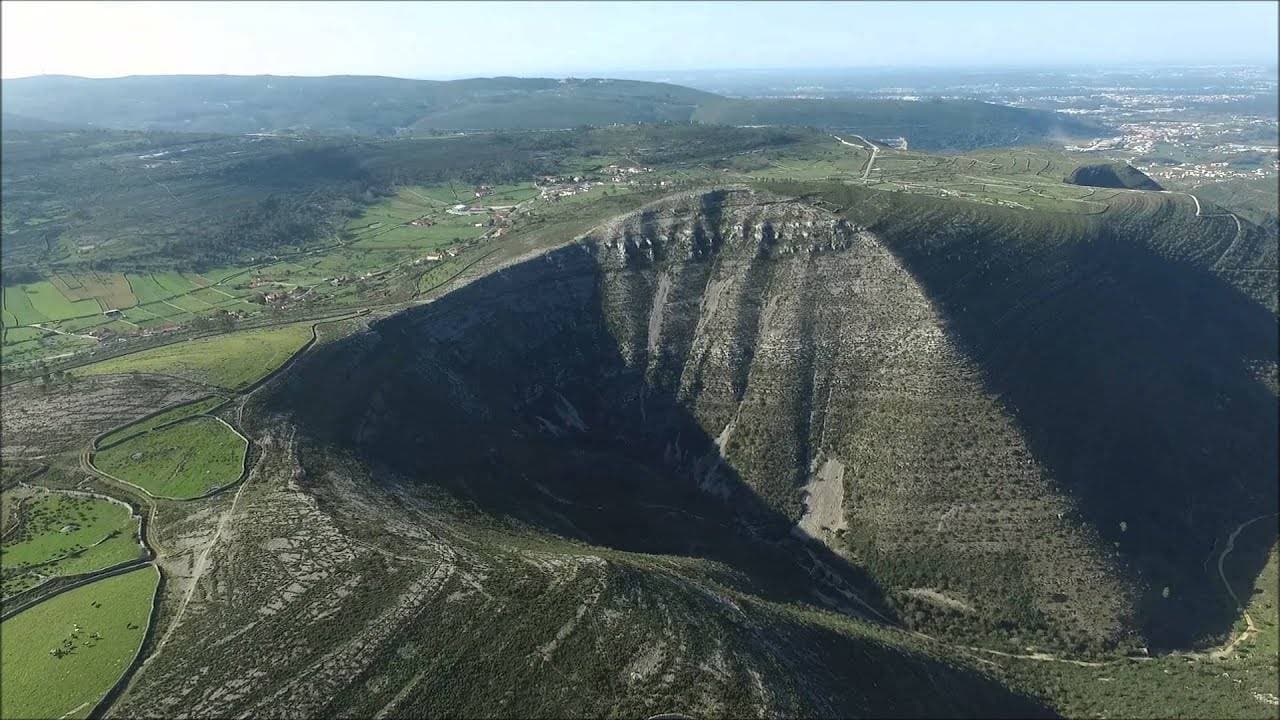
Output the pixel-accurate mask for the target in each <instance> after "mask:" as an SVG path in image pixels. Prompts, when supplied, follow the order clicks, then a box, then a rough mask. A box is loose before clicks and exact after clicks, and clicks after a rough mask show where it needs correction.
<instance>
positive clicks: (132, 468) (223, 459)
mask: <svg viewBox="0 0 1280 720" xmlns="http://www.w3.org/2000/svg"><path fill="white" fill-rule="evenodd" d="M247 449H248V448H247V446H246V443H245V441H244V438H242V437H240V436H239V435H238V434H236V432H235V431H234V430H232V429H231V428H230V427H228V426H227V425H226V424H225V423H223V422H222V421H221V420H217V419H215V418H211V417H204V416H197V417H192V418H188V419H185V420H182V421H180V422H177V423H174V424H172V425H166V426H165V427H162V428H159V429H156V430H150V431H148V432H145V433H142V434H139V435H134V436H133V437H131V438H128V439H126V440H124V441H122V442H119V443H116V444H115V445H111V446H110V447H107V448H105V449H103V450H101V451H100V452H98V453H96V454H95V455H94V458H93V462H94V464H95V465H96V466H97V467H98V468H99V469H101V470H102V471H103V472H106V473H107V474H109V475H112V476H114V477H117V478H120V479H121V480H124V481H126V482H129V483H133V484H134V485H137V486H139V487H141V488H143V489H144V490H146V491H147V492H148V493H151V494H152V495H154V496H156V497H165V498H173V499H177V500H183V499H188V498H194V497H198V496H200V495H203V494H205V493H207V492H209V491H210V490H213V489H215V488H218V487H221V486H223V485H227V484H229V483H232V482H235V480H236V478H238V477H240V473H241V471H242V469H243V468H244V458H245V452H246V451H247Z"/></svg>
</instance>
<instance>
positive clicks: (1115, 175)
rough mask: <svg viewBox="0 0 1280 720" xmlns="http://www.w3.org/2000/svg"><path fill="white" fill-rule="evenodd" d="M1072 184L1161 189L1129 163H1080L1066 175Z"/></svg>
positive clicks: (1129, 188) (1067, 180)
mask: <svg viewBox="0 0 1280 720" xmlns="http://www.w3.org/2000/svg"><path fill="white" fill-rule="evenodd" d="M1066 182H1069V183H1071V184H1072V185H1087V186H1089V187H1102V188H1124V189H1126V190H1163V189H1164V188H1162V187H1160V183H1157V182H1156V181H1155V180H1152V179H1151V178H1149V177H1147V176H1146V174H1144V173H1143V172H1142V171H1141V170H1139V169H1137V168H1135V167H1134V166H1132V165H1130V164H1129V163H1094V164H1091V165H1081V166H1080V167H1078V168H1076V169H1075V170H1072V171H1071V174H1070V175H1068V176H1067V178H1066Z"/></svg>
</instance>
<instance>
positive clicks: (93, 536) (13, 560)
mask: <svg viewBox="0 0 1280 720" xmlns="http://www.w3.org/2000/svg"><path fill="white" fill-rule="evenodd" d="M5 496H6V498H8V502H16V501H17V500H18V499H19V497H20V496H21V497H22V498H23V499H24V502H22V504H21V505H20V507H21V512H20V515H19V518H20V519H19V520H18V522H20V525H19V526H18V527H17V529H16V530H15V531H14V533H13V534H12V535H6V536H5V540H4V544H3V546H2V547H0V570H2V571H3V592H2V593H0V594H2V595H3V596H4V597H10V596H12V595H14V594H15V593H19V592H22V591H23V590H26V589H28V588H31V587H35V586H36V585H39V584H40V583H42V582H44V581H45V580H47V579H49V578H52V577H58V576H61V575H77V574H80V573H86V572H92V571H94V570H100V569H103V568H107V567H111V566H112V565H116V564H118V563H122V562H127V561H129V560H134V559H136V558H138V557H139V556H140V555H141V548H140V547H139V545H138V540H137V534H138V520H137V519H136V518H134V517H133V514H132V513H131V512H130V511H129V509H128V508H127V507H125V506H124V505H121V504H119V503H113V502H108V501H106V500H98V499H95V498H88V497H80V496H75V495H68V494H64V493H57V492H44V493H24V492H23V491H21V490H16V491H7V492H6V493H5Z"/></svg>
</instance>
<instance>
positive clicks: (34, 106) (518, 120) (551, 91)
mask: <svg viewBox="0 0 1280 720" xmlns="http://www.w3.org/2000/svg"><path fill="white" fill-rule="evenodd" d="M0 87H2V88H3V101H4V106H5V108H6V111H8V112H14V113H18V114H22V115H28V116H31V117H40V118H50V119H58V120H60V121H63V122H72V123H79V124H83V125H90V126H96V127H108V128H121V129H130V130H179V131H186V132H219V133H251V132H272V131H284V130H294V131H303V130H307V131H313V132H318V133H347V134H389V133H392V132H394V131H395V130H396V129H397V128H409V127H416V128H420V129H448V130H453V129H482V128H483V129H495V128H507V129H515V128H535V127H536V128H562V127H573V126H576V125H582V124H586V123H591V124H610V123H616V122H621V123H636V122H656V121H661V120H681V121H683V120H687V119H688V116H689V113H690V112H692V110H693V107H694V106H695V105H696V104H697V103H698V102H702V101H705V100H707V99H710V98H713V97H714V96H713V95H711V94H709V93H704V92H701V91H698V90H691V89H689V88H684V87H680V86H678V85H666V84H663V83H646V82H636V81H630V80H604V79H589V80H577V79H564V80H552V79H540V78H528V79H526V78H501V77H500V78H482V79H473V80H455V81H450V82H439V81H433V80H404V79H399V78H388V77H365V76H334V77H277V76H270V75H264V76H227V75H212V76H206V75H186V76H183V75H162V76H131V77H124V78H114V79H106V80H97V79H89V78H81V77H69V76H40V77H32V78H22V79H17V80H5V81H3V84H0Z"/></svg>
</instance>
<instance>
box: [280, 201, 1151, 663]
mask: <svg viewBox="0 0 1280 720" xmlns="http://www.w3.org/2000/svg"><path fill="white" fill-rule="evenodd" d="M290 384H291V385H292V386H293V387H294V389H295V390H296V392H289V393H286V394H285V395H284V396H282V397H287V403H284V404H283V405H282V407H286V408H287V409H289V410H290V411H291V412H292V414H293V416H294V417H295V418H297V419H298V421H299V422H300V423H301V425H302V427H303V428H304V430H305V431H306V434H307V435H308V436H309V437H311V438H313V440H314V442H315V443H316V446H317V447H345V448H350V449H352V450H353V451H354V452H356V453H358V454H359V455H360V456H362V457H364V458H366V459H367V461H368V462H371V463H376V464H378V465H380V466H385V467H389V468H391V469H393V470H394V472H395V473H396V474H397V475H398V476H402V477H410V478H416V479H418V481H420V482H425V483H429V484H431V485H433V486H437V487H442V488H445V489H447V490H448V491H449V492H450V493H452V494H453V495H454V496H455V497H458V498H464V499H466V501H468V502H472V503H475V504H476V505H478V506H479V507H481V508H483V509H484V510H485V511H486V512H488V513H493V514H496V515H498V516H503V517H509V518H513V519H518V520H519V521H521V522H524V523H530V524H533V525H536V526H538V527H541V528H546V529H550V530H552V531H554V532H556V533H559V534H563V535H566V536H569V537H576V538H579V539H581V540H584V541H587V542H591V543H595V544H599V545H606V546H611V547H619V548H624V549H629V550H642V551H645V552H662V553H674V554H692V555H697V556H702V557H709V558H715V559H717V560H722V561H725V562H729V563H731V564H733V565H734V566H735V567H738V568H740V569H744V571H746V572H748V574H751V575H752V577H755V578H756V579H757V581H758V582H764V583H767V584H768V585H769V586H770V587H771V588H772V589H771V592H773V593H776V594H778V595H779V596H787V597H806V598H808V599H809V600H810V601H813V600H815V599H816V600H818V601H819V602H824V603H827V604H830V605H832V606H834V607H839V608H843V609H845V610H847V611H849V612H853V613H856V614H862V615H864V616H868V617H875V616H879V617H893V616H895V615H897V614H898V613H899V612H900V611H903V610H906V611H907V612H908V613H909V622H912V623H913V624H916V625H918V626H920V627H922V628H926V629H928V628H932V629H933V630H934V631H939V632H943V631H950V632H958V633H960V634H961V635H964V634H965V633H979V632H982V631H983V627H984V626H986V625H993V624H1000V623H1003V624H1005V625H1007V626H1009V627H1014V626H1017V627H1020V628H1022V632H1024V633H1028V634H1030V635H1031V636H1032V637H1040V638H1042V640H1040V642H1055V641H1057V640H1058V639H1059V638H1061V637H1073V638H1081V639H1082V641H1090V642H1097V643H1102V642H1113V641H1114V640H1115V639H1116V638H1118V637H1120V636H1122V635H1123V634H1124V632H1125V629H1126V617H1127V616H1128V614H1129V613H1130V612H1131V607H1130V605H1129V600H1128V599H1127V595H1126V592H1127V590H1126V588H1125V587H1124V583H1122V582H1119V581H1117V580H1116V578H1115V575H1114V573H1112V572H1111V569H1110V566H1109V564H1108V561H1107V560H1106V559H1105V558H1104V557H1103V556H1102V554H1101V553H1100V552H1099V550H1098V544H1097V542H1096V541H1095V539H1094V538H1093V537H1092V535H1091V533H1090V529H1089V528H1088V527H1086V526H1081V524H1080V523H1079V522H1078V521H1073V520H1072V517H1073V515H1072V502H1071V500H1070V499H1069V498H1068V497H1067V496H1064V495H1063V494H1061V493H1058V492H1056V491H1055V490H1054V488H1053V486H1052V483H1051V481H1050V479H1049V478H1048V477H1047V476H1046V474H1045V473H1044V471H1043V468H1042V467H1040V466H1039V465H1038V464H1037V462H1036V461H1035V458H1034V457H1033V456H1032V454H1031V453H1030V452H1029V450H1028V448H1027V446H1026V444H1025V442H1024V441H1023V439H1022V438H1021V436H1020V435H1019V432H1018V430H1017V428H1016V427H1015V425H1014V424H1013V423H1012V422H1011V421H1010V420H1009V418H1008V417H1007V415H1006V413H1005V411H1004V409H1003V408H1002V407H1001V405H1000V404H999V402H998V401H997V399H996V398H993V397H990V396H989V394H988V393H986V392H985V391H984V389H983V386H982V383H981V380H980V377H979V373H978V371H977V369H976V368H975V367H973V366H972V364H971V363H969V362H968V361H967V360H966V359H965V357H964V356H963V354H961V353H960V352H958V351H957V350H956V349H955V347H954V346H953V344H952V343H951V342H950V341H949V339H948V334H947V330H946V327H945V325H944V323H943V322H942V321H941V319H940V318H939V315H938V314H937V313H936V312H935V311H934V309H933V307H932V305H931V302H930V301H929V300H928V298H926V296H925V294H924V293H923V292H922V290H921V288H920V287H919V285H918V284H917V283H916V281H915V280H914V279H913V277H912V275H911V274H910V273H909V272H907V270H906V269H904V267H903V266H902V264H901V263H900V262H898V260H897V259H896V258H895V257H894V255H893V254H892V253H891V252H890V251H889V250H888V249H887V248H886V247H885V246H884V245H883V244H882V243H881V242H880V241H879V240H878V239H877V238H876V236H874V235H873V234H871V233H868V232H866V230H865V229H863V228H861V227H859V226H858V225H856V224H854V223H851V222H850V221H848V220H846V219H843V218H841V217H838V216H836V215H833V214H831V213H829V212H827V211H824V210H820V209H818V208H815V207H812V206H810V205H807V204H805V203H802V202H798V201H796V200H794V199H792V198H787V197H783V196H774V195H769V194H765V193H761V192H758V191H753V190H748V189H745V188H723V189H719V190H713V191H709V192H705V193H696V194H690V195H683V196H677V197H673V198H668V199H666V200H663V201H660V202H658V203H655V204H653V205H651V206H647V207H645V208H643V209H641V210H640V211H638V212H636V213H633V214H631V215H628V216H625V217H623V218H620V219H618V220H616V221H615V222H613V223H610V224H608V225H606V226H604V227H601V228H598V229H597V230H596V231H594V232H592V233H589V234H588V236H586V237H585V238H583V239H581V240H580V241H579V242H576V243H574V244H572V245H570V246H568V247H566V248H564V249H561V250H557V251H554V252H551V253H548V254H547V255H545V256H542V257H539V258H536V259H534V260H531V261H528V262H526V263H523V264H521V265H518V266H515V267H512V268H508V269H507V270H504V271H502V272H500V273H497V274H495V275H492V276H490V277H487V278H484V279H482V280H480V281H477V282H475V283H473V284H472V285H470V286H468V287H467V288H464V289H462V290H460V291H457V292H455V293H453V294H451V295H449V296H448V297H446V298H443V299H441V300H439V301H437V302H435V303H432V304H431V305H429V306H425V307H422V308H419V309H416V310H413V311H410V312H406V313H403V314H401V315H398V316H396V317H393V318H391V319H388V320H386V321H384V322H382V323H380V324H378V325H376V326H375V327H374V331H373V332H371V333H369V334H367V335H364V336H360V337H358V338H355V339H353V340H351V341H349V342H347V343H344V344H341V345H338V346H335V347H333V348H331V349H330V350H328V351H322V352H320V353H317V357H316V358H315V359H314V360H312V361H311V362H309V363H306V364H305V365H304V367H302V368H300V371H299V373H298V374H297V376H296V377H294V378H293V379H292V380H291V381H290ZM321 385H323V386H325V387H327V388H331V389H330V390H327V391H326V392H325V393H314V392H309V391H306V390H305V388H307V387H319V386H321ZM806 535H807V536H811V537H812V538H814V539H817V540H819V541H821V542H824V543H826V548H829V549H824V550H822V551H821V552H818V554H816V555H815V554H814V553H815V552H816V551H815V547H820V546H814V545H808V546H805V543H804V541H803V540H800V539H799V538H800V537H804V536H806ZM759 539H763V540H766V541H768V543H769V544H767V545H766V546H765V547H767V548H768V550H761V549H760V548H758V547H755V546H753V545H752V542H754V541H755V540H759ZM779 543H781V545H779ZM806 547H807V549H805V548H806ZM822 553H826V556H823V555H822ZM797 557H800V558H801V560H797ZM766 559H767V561H766ZM942 561H945V562H942ZM867 567H870V568H872V569H873V574H874V575H875V576H876V579H877V580H878V582H874V581H872V580H871V579H869V578H867V577H865V572H864V568H867ZM815 568H818V570H817V571H815ZM832 574H834V575H835V576H838V577H839V578H840V580H839V582H838V583H835V584H833V585H830V586H827V585H823V583H822V582H818V581H815V577H816V578H828V579H829V576H830V575H832ZM766 577H767V578H768V580H767V581H766V580H764V579H762V578H766ZM1068 578H1071V579H1070V580H1068ZM1078 578H1087V579H1088V580H1087V581H1086V582H1081V581H1079V580H1078ZM780 579H781V580H780ZM824 582H825V581H824ZM937 597H942V598H945V599H946V601H944V602H934V601H932V599H934V598H937ZM957 608H969V609H970V610H971V611H972V612H965V611H958V610H957Z"/></svg>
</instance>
